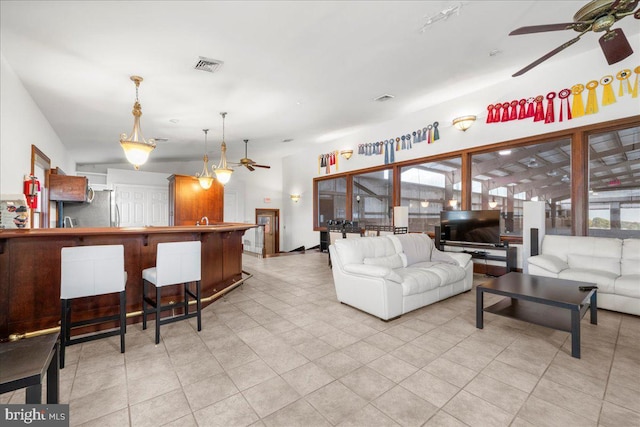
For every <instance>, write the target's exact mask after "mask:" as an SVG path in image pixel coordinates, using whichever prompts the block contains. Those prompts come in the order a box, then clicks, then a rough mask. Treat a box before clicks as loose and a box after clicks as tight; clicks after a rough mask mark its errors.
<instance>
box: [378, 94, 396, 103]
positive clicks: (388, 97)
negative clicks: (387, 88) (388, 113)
mask: <svg viewBox="0 0 640 427" xmlns="http://www.w3.org/2000/svg"><path fill="white" fill-rule="evenodd" d="M393 98H394V96H393V95H389V94H387V93H385V94H384V95H380V96H379V97H377V98H373V100H374V101H378V102H384V101H388V100H390V99H393Z"/></svg>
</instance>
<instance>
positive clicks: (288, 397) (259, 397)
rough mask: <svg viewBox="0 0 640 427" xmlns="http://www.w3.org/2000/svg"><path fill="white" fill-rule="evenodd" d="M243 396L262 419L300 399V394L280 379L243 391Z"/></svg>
mask: <svg viewBox="0 0 640 427" xmlns="http://www.w3.org/2000/svg"><path fill="white" fill-rule="evenodd" d="M242 394H243V396H244V398H245V399H246V400H247V402H249V404H250V405H251V407H252V408H253V409H254V410H255V411H256V413H257V414H258V415H259V416H260V417H261V418H264V417H266V416H267V415H269V414H272V413H274V412H276V411H277V410H279V409H282V408H284V407H285V406H287V405H289V404H290V403H292V402H295V401H296V400H298V399H299V398H300V394H299V393H298V392H296V391H295V390H294V389H293V388H292V387H291V386H290V385H289V384H287V382H286V381H285V380H283V379H282V378H280V377H275V378H271V379H270V380H267V381H265V382H263V383H260V384H258V385H256V386H254V387H251V388H250V389H248V390H245V391H243V392H242Z"/></svg>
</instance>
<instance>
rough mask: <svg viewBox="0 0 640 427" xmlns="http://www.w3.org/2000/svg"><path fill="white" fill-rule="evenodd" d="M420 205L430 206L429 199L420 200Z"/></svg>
mask: <svg viewBox="0 0 640 427" xmlns="http://www.w3.org/2000/svg"><path fill="white" fill-rule="evenodd" d="M420 206H422V207H423V208H428V207H429V201H428V200H422V201H421V202H420Z"/></svg>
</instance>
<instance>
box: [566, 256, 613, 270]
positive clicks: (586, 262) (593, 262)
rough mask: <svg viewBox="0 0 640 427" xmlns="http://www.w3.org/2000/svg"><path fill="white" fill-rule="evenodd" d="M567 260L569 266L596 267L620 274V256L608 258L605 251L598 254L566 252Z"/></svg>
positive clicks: (579, 267)
mask: <svg viewBox="0 0 640 427" xmlns="http://www.w3.org/2000/svg"><path fill="white" fill-rule="evenodd" d="M567 262H568V264H569V268H578V269H582V270H588V269H597V270H599V271H606V272H608V273H612V274H615V275H616V276H619V275H620V258H609V257H608V256H607V253H606V252H605V253H603V254H601V255H600V256H592V255H578V254H568V255H567Z"/></svg>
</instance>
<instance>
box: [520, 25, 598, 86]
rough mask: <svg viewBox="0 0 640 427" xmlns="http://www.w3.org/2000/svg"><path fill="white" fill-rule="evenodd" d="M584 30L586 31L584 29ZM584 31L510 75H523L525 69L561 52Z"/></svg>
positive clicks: (527, 69) (578, 38)
mask: <svg viewBox="0 0 640 427" xmlns="http://www.w3.org/2000/svg"><path fill="white" fill-rule="evenodd" d="M585 32H586V31H585ZM583 34H584V33H582V34H580V35H579V36H578V37H576V38H574V39H571V40H569V41H568V42H566V43H563V44H562V45H560V46H558V47H557V48H555V49H553V50H552V51H551V52H549V53H547V54H546V55H544V56H542V57H540V58H538V59H536V60H535V61H533V62H532V63H531V64H529V65H527V66H526V67H524V68H523V69H522V70H520V71H518V72H517V73H515V74H514V75H512V76H511V77H518V76H521V75H523V74H524V73H526V72H527V71H529V70H530V69H532V68H533V67H535V66H537V65H540V64H541V63H543V62H544V61H546V60H547V59H549V58H551V57H552V56H553V55H555V54H557V53H559V52H562V51H563V50H565V49H566V48H568V47H569V46H571V45H572V44H574V43H575V42H577V41H578V40H580V37H582V35H583Z"/></svg>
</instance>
